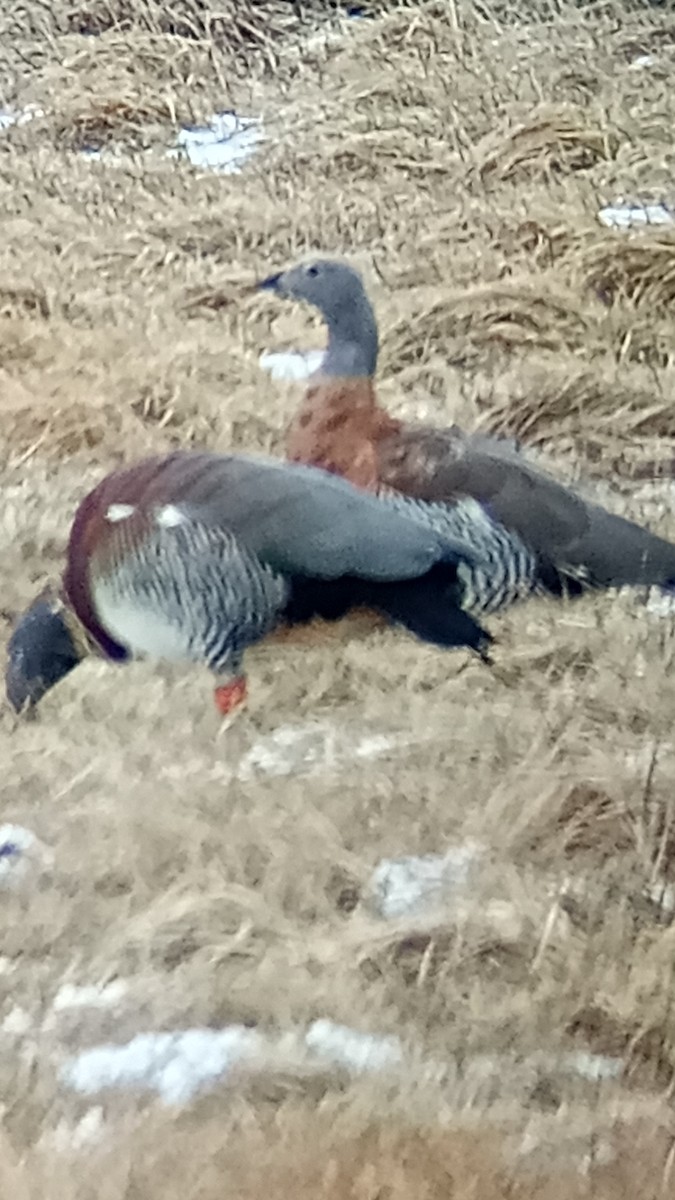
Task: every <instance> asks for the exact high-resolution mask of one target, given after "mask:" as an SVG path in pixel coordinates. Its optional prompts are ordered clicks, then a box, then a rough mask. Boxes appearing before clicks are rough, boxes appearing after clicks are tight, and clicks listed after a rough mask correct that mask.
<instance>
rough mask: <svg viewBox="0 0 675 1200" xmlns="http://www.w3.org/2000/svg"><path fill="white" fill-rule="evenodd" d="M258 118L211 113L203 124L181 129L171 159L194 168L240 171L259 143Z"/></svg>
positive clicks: (260, 129)
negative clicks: (174, 158) (179, 160)
mask: <svg viewBox="0 0 675 1200" xmlns="http://www.w3.org/2000/svg"><path fill="white" fill-rule="evenodd" d="M263 136H264V135H263V131H262V125H261V122H260V119H259V118H258V117H239V116H237V114H236V113H234V112H221V113H214V115H213V116H212V117H210V118H209V121H208V124H207V125H189V126H184V127H183V128H182V129H181V130H180V132H179V134H178V137H177V139H176V147H175V148H174V149H172V150H170V151H169V154H170V155H171V156H172V157H180V158H183V157H186V158H187V159H188V160H189V162H191V163H192V165H193V166H195V167H205V168H206V169H208V170H210V171H219V172H221V173H222V174H226V175H232V174H235V173H237V172H239V171H240V170H241V168H242V167H243V165H244V163H245V162H246V161H247V160H248V159H249V158H250V157H251V156H252V155H253V154H254V153H255V150H256V148H257V146H258V145H259V143H260V142H261V141H262V140H263Z"/></svg>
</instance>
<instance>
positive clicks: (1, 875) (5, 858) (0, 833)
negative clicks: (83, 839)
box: [0, 824, 53, 886]
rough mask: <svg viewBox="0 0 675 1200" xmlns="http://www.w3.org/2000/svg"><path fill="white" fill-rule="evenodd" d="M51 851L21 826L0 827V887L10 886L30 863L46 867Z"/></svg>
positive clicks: (49, 861)
mask: <svg viewBox="0 0 675 1200" xmlns="http://www.w3.org/2000/svg"><path fill="white" fill-rule="evenodd" d="M52 858H53V856H52V854H51V851H49V850H48V849H47V847H46V846H44V845H43V843H42V842H41V841H40V840H39V839H38V838H37V837H36V836H35V834H34V833H32V831H31V830H30V829H26V828H25V827H24V826H23V825H10V824H8V825H0V886H6V885H8V886H11V885H12V884H13V883H15V882H16V881H17V880H18V879H19V878H21V877H23V876H24V875H25V873H26V871H27V870H28V868H29V866H30V865H31V863H32V864H33V865H35V864H41V865H43V866H47V865H49V864H50V863H51V861H52Z"/></svg>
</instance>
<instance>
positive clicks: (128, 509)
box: [105, 504, 136, 524]
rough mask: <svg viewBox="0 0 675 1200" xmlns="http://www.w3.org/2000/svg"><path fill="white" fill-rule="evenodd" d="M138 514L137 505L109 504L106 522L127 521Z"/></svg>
mask: <svg viewBox="0 0 675 1200" xmlns="http://www.w3.org/2000/svg"><path fill="white" fill-rule="evenodd" d="M135 512H136V505H135V504H109V505H108V507H107V509H106V514H105V519H106V521H112V522H113V524H114V523H115V522H116V521H126V520H127V519H128V518H129V517H131V516H133V514H134V513H135Z"/></svg>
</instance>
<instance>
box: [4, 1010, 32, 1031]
mask: <svg viewBox="0 0 675 1200" xmlns="http://www.w3.org/2000/svg"><path fill="white" fill-rule="evenodd" d="M32 1028H33V1019H32V1017H31V1016H30V1013H27V1012H26V1010H25V1008H21V1006H20V1005H19V1004H15V1005H14V1007H13V1008H10V1010H9V1012H8V1013H7V1016H6V1017H5V1018H4V1019H3V1022H2V1025H1V1026H0V1029H2V1032H3V1033H7V1034H9V1035H10V1037H23V1036H24V1034H26V1033H28V1031H29V1030H30V1029H32Z"/></svg>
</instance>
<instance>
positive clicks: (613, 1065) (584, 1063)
mask: <svg viewBox="0 0 675 1200" xmlns="http://www.w3.org/2000/svg"><path fill="white" fill-rule="evenodd" d="M560 1066H561V1067H562V1068H563V1070H568V1071H572V1072H573V1073H574V1074H575V1075H580V1076H581V1078H582V1079H590V1080H591V1081H597V1080H600V1079H616V1078H617V1077H618V1076H619V1075H620V1074H621V1072H622V1071H623V1069H624V1066H625V1063H624V1060H623V1059H622V1058H614V1057H612V1056H611V1055H608V1054H591V1053H590V1052H589V1051H587V1050H571V1051H569V1052H568V1053H566V1054H564V1055H563V1056H562V1058H561V1060H560Z"/></svg>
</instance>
